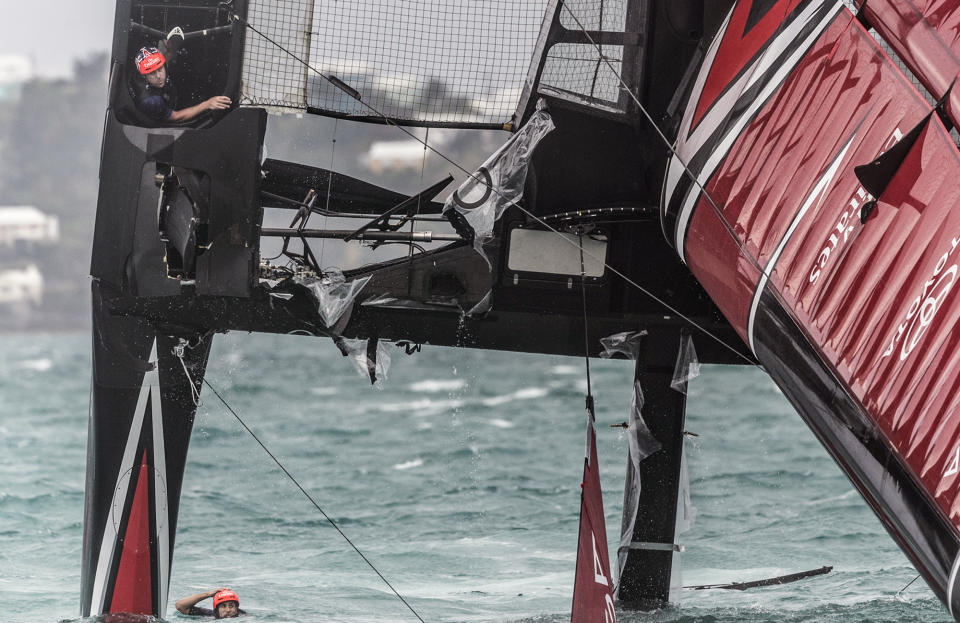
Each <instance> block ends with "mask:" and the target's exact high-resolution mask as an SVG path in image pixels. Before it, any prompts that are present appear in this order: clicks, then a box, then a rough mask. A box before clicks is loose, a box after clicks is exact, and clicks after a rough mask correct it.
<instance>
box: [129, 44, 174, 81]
mask: <svg viewBox="0 0 960 623" xmlns="http://www.w3.org/2000/svg"><path fill="white" fill-rule="evenodd" d="M166 62H167V59H165V58H164V57H163V54H162V53H161V52H160V50H158V49H157V48H140V51H139V52H137V59H136V63H137V71H139V72H140V73H141V74H142V75H147V74H149V73H153V72H155V71H156V70H158V69H160V68H161V67H163V64H164V63H166Z"/></svg>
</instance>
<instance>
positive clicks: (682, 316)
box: [233, 4, 769, 365]
mask: <svg viewBox="0 0 960 623" xmlns="http://www.w3.org/2000/svg"><path fill="white" fill-rule="evenodd" d="M564 8H567V11H568V12H569V11H570V9H569V7H567V6H566V4H564ZM571 15H572V13H571ZM573 17H574V19H575V20H576V16H573ZM233 19H235V20H236V21H238V22H239V23H241V24H243V25H244V26H246V27H247V28H249V29H250V30H252V31H253V32H254V33H256V34H257V35H259V36H260V37H262V38H263V39H264V40H266V41H267V42H269V43H270V44H272V45H274V46H276V47H277V48H278V49H279V50H280V51H282V52H284V53H285V54H287V55H288V56H290V57H291V58H292V59H294V60H295V61H297V62H298V63H300V64H301V65H303V66H304V67H306V68H307V69H309V70H310V71H312V72H314V73H315V74H317V75H318V76H320V77H321V78H323V79H324V80H326V81H327V82H329V83H330V84H332V85H333V86H335V87H337V88H338V89H341V90H343V87H342V86H341V85H340V84H338V83H339V82H340V81H339V79H336V80H335V79H333V78H331V77H330V76H327V75H325V74H323V73H322V72H320V71H318V70H317V69H316V68H314V67H313V66H312V65H310V64H309V63H308V62H306V61H305V60H303V59H302V58H300V57H299V56H297V55H296V54H294V53H293V52H291V51H290V50H288V49H287V48H285V47H283V46H282V45H280V44H279V43H277V42H276V41H274V40H273V39H271V38H270V37H269V36H267V35H265V34H264V33H262V32H261V31H260V30H258V29H257V28H256V27H255V26H253V25H252V24H251V23H250V22H248V21H246V20H245V19H243V18H241V17H240V16H239V15H234V16H233ZM576 21H577V25H578V26H579V27H580V29H581V30H582V31H583V33H584V34H585V35H586V36H587V39H588V40H589V41H590V42H591V43H592V44H593V45H594V47H597V44H596V43H595V42H594V41H593V39H592V38H591V37H590V34H589V33H588V32H587V31H586V30H585V29H584V27H583V24H581V23H580V21H579V20H576ZM604 60H605V59H604ZM606 62H607V65H608V67H610V64H609V61H606ZM610 68H611V71H613V72H614V75H616V76H617V79H618V80H619V81H620V84H621V85H624V86H625V83H624V82H623V79H622V78H621V77H620V74H619V73H618V72H616V70H614V69H613V68H612V67H610ZM344 92H345V93H347V94H348V95H351V96H352V97H354V98H355V99H356V101H357V103H359V104H360V105H361V106H363V107H365V108H366V109H367V110H369V111H370V112H372V113H373V114H375V115H376V116H379V117H380V118H382V119H383V121H384V123H385V124H387V125H391V126H393V127H395V128H397V129H398V130H400V131H401V132H403V133H404V134H406V135H407V136H409V137H410V138H411V139H413V140H415V141H417V142H418V143H420V144H422V145H423V146H424V147H425V148H426V149H429V150H430V151H432V152H433V153H435V154H436V155H437V156H439V157H440V158H442V159H443V160H445V161H446V162H447V163H448V164H450V165H451V166H453V167H456V168H457V169H458V170H459V171H461V172H463V173H465V174H466V175H467V177H469V178H471V179H473V180H474V181H476V182H477V183H479V184H484V183H483V181H482V180H480V179H479V178H478V177H477V175H476V174H475V173H474V172H471V171H468V170H467V169H466V168H464V167H463V166H461V165H460V164H459V163H458V162H456V161H454V160H453V159H451V158H450V157H449V156H447V155H446V154H444V153H443V152H441V151H440V150H439V149H437V148H435V147H430V146H429V145H427V143H425V142H424V141H423V139H421V138H419V137H418V136H416V135H415V134H414V133H413V132H411V131H410V130H408V129H407V128H405V127H403V126H401V125H399V124H398V123H397V122H396V121H394V120H393V119H391V118H390V117H389V116H387V115H386V113H384V112H381V111H380V110H379V109H377V108H376V107H375V106H373V105H371V104H368V103H367V102H365V101H363V100H362V99H360V98H359V97H357V96H355V95H353V94H351V93H349V92H348V91H344ZM627 92H628V93H630V90H629V89H627ZM630 96H631V98H633V101H634V102H635V103H636V104H637V106H638V107H639V108H640V110H641V111H643V113H644V115H645V116H646V117H647V119H649V120H650V122H651V123H652V124H653V125H654V128H655V129H656V130H657V132H658V133H659V134H660V137H661V138H662V139H663V140H664V141H665V142H666V144H667V146H668V148H669V149H670V151H671V152H673V147H672V146H671V145H670V142H669V140H668V139H667V138H666V136H665V135H664V134H663V133H662V132H660V128H659V127H657V126H656V124H655V123H654V122H653V119H652V117H651V116H650V114H649V113H648V112H647V111H646V109H645V108H644V107H643V105H642V104H641V103H640V101H639V100H638V99H637V98H636V96H635V95H634V94H633V93H630ZM673 153H675V152H673ZM678 161H680V162H681V164H683V166H684V169H685V170H686V171H687V174H688V175H690V176H691V177H692V178H693V181H694V183H696V184H697V186H698V187H699V188H700V189H701V190H702V191H703V193H704V195H705V196H706V197H707V198H708V200H709V201H710V203H711V205H713V206H714V209H715V210H717V212H718V213H720V212H719V208H717V207H716V204H715V203H714V202H713V199H712V198H711V197H710V195H709V194H708V193H707V192H706V189H704V188H703V185H702V184H700V182H699V180H698V179H696V176H693V175H692V173H691V172H690V170H689V167H687V165H686V163H684V162H683V161H682V160H681V159H680V158H679V157H678ZM484 185H486V184H484ZM490 190H491V191H492V192H495V193H497V194H498V195H501V196H502V194H501V193H500V192H499V191H498V190H497V189H496V188H494V187H493V186H490ZM512 205H514V206H515V207H516V208H517V209H519V210H520V211H521V212H523V213H524V214H526V215H527V216H529V217H530V218H531V219H533V220H534V221H536V222H537V223H539V224H541V225H542V226H543V227H545V228H546V229H548V230H550V231H551V232H553V233H555V234H557V235H559V236H560V238H561V239H562V240H563V241H564V242H566V243H567V244H570V245H573V246H577V243H575V242H573V241H572V240H570V239H569V238H568V237H567V236H564V235H563V234H562V233H561V232H560V231H559V230H557V229H556V228H554V227H553V226H551V225H550V224H549V223H547V222H546V221H544V220H543V219H542V218H540V217H539V216H537V215H536V214H533V213H532V212H530V211H529V210H527V209H526V208H525V207H523V206H521V205H519V204H517V203H514V204H512ZM720 214H721V215H722V213H720ZM720 220H721V222H723V223H724V224H725V225H727V228H728V232H729V233H730V234H731V235H732V236H733V237H734V240H736V241H737V242H739V239H737V238H736V236H735V235H734V233H733V231H732V229H730V227H729V224H727V223H726V222H725V221H724V220H723V219H722V218H721V219H720ZM741 244H742V243H741ZM580 252H582V253H584V254H586V255H587V256H588V257H590V258H591V259H593V260H596V261H597V262H599V263H601V264H602V265H603V266H604V267H606V268H607V269H608V270H610V272H612V273H613V274H615V275H617V276H618V277H620V278H621V279H623V280H624V281H625V282H626V283H628V284H630V285H631V286H633V287H634V288H636V289H637V290H639V291H640V292H642V293H643V294H645V295H646V296H648V297H649V298H650V299H652V300H653V301H655V302H657V303H658V304H660V305H661V306H663V307H664V308H665V309H667V310H669V311H670V312H671V313H672V314H674V315H676V316H677V317H679V318H680V319H682V320H684V321H685V322H687V323H688V324H689V325H691V326H692V327H694V328H696V329H697V330H698V331H700V332H702V333H703V334H705V335H706V336H708V337H709V338H711V339H712V340H714V341H715V342H717V343H718V344H720V345H721V346H722V347H724V348H725V349H727V350H728V351H730V352H731V353H733V354H734V355H735V356H736V357H738V358H739V359H741V360H743V362H744V363H746V364H748V365H756V364H755V362H753V361H751V360H750V359H749V358H747V357H746V356H745V355H744V354H743V353H741V352H740V351H739V350H737V349H736V348H735V347H733V346H731V345H730V344H728V343H727V342H725V341H724V340H723V339H721V338H720V337H719V336H717V335H715V334H714V333H713V332H711V331H710V330H709V329H707V328H706V327H703V326H701V325H700V324H698V323H697V322H696V321H694V320H693V319H692V318H690V317H689V316H687V315H686V314H684V313H682V312H681V311H680V310H678V309H676V308H675V307H673V306H672V305H670V304H669V303H667V302H666V301H664V300H663V299H661V298H660V297H658V296H657V295H656V294H654V293H653V292H651V291H650V290H648V289H646V288H644V287H643V286H641V285H640V284H638V283H637V282H636V281H634V280H633V279H630V278H629V277H628V276H627V275H625V274H624V273H623V272H621V271H619V270H617V269H616V268H614V267H613V266H611V265H609V264H607V262H606V261H605V260H604V259H601V258H598V257H596V256H595V255H593V254H592V253H590V252H589V251H586V250H584V249H583V248H582V246H581V247H580ZM744 255H745V257H746V258H747V259H753V258H752V256H751V255H750V254H749V253H747V252H746V251H745V250H744ZM753 261H754V263H756V260H753ZM759 270H760V272H761V273H765V271H764V270H763V269H759ZM768 277H769V276H768Z"/></svg>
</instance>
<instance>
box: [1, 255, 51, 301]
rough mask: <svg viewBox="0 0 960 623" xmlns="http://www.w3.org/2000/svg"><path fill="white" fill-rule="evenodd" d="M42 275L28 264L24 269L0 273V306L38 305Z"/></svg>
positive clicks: (41, 288)
mask: <svg viewBox="0 0 960 623" xmlns="http://www.w3.org/2000/svg"><path fill="white" fill-rule="evenodd" d="M42 297H43V275H41V274H40V271H39V270H38V269H37V267H36V266H34V265H33V264H30V265H29V266H27V267H26V268H24V269H12V270H2V271H0V304H2V303H21V302H30V303H33V304H35V305H39V304H40V299H41V298H42Z"/></svg>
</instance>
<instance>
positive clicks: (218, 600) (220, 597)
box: [213, 589, 240, 610]
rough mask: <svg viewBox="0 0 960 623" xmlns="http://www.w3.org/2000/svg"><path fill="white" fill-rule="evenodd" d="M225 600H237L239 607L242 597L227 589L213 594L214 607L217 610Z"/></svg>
mask: <svg viewBox="0 0 960 623" xmlns="http://www.w3.org/2000/svg"><path fill="white" fill-rule="evenodd" d="M225 601H235V602H237V607H239V606H240V598H239V597H237V594H236V593H234V592H233V591H231V590H229V589H227V590H224V591H220V592H219V593H217V594H216V595H214V596H213V609H214V610H216V609H217V606H219V605H220V604H222V603H223V602H225Z"/></svg>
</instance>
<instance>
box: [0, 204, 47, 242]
mask: <svg viewBox="0 0 960 623" xmlns="http://www.w3.org/2000/svg"><path fill="white" fill-rule="evenodd" d="M59 239H60V221H59V219H57V217H56V216H50V215H47V214H44V213H43V212H41V211H40V210H38V209H36V208H34V207H33V206H10V207H0V245H12V244H13V243H14V242H16V241H18V240H24V241H28V242H56V241H57V240H59Z"/></svg>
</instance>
